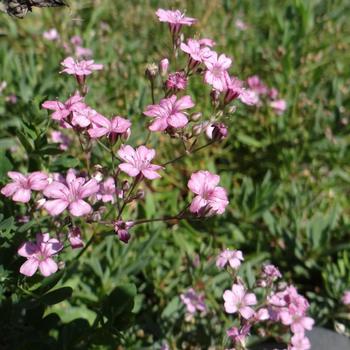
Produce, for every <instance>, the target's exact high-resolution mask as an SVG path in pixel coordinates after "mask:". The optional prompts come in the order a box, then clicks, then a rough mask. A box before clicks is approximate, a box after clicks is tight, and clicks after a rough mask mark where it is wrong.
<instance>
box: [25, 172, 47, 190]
mask: <svg viewBox="0 0 350 350" xmlns="http://www.w3.org/2000/svg"><path fill="white" fill-rule="evenodd" d="M47 178H48V177H47V175H46V174H44V173H42V172H41V171H36V172H34V173H32V174H30V175H29V176H28V181H29V184H30V188H31V189H32V190H35V191H42V190H43V189H44V188H45V187H46V186H47V185H48V181H47Z"/></svg>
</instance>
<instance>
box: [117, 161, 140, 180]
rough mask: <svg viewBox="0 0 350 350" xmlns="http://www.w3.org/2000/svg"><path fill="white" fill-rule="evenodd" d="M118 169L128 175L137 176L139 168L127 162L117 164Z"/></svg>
mask: <svg viewBox="0 0 350 350" xmlns="http://www.w3.org/2000/svg"><path fill="white" fill-rule="evenodd" d="M119 169H120V170H122V171H124V172H125V173H127V174H128V175H129V176H132V177H134V176H137V175H138V174H139V173H140V170H139V169H137V168H135V167H134V166H133V165H131V164H129V163H122V164H119Z"/></svg>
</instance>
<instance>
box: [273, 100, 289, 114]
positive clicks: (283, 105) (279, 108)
mask: <svg viewBox="0 0 350 350" xmlns="http://www.w3.org/2000/svg"><path fill="white" fill-rule="evenodd" d="M270 107H271V108H272V109H274V110H275V112H276V113H277V114H278V115H281V114H283V112H284V111H285V110H286V109H287V102H286V100H282V99H281V100H276V101H271V102H270Z"/></svg>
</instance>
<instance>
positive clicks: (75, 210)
mask: <svg viewBox="0 0 350 350" xmlns="http://www.w3.org/2000/svg"><path fill="white" fill-rule="evenodd" d="M69 211H70V213H71V214H72V215H73V216H83V215H87V214H89V213H90V212H91V211H92V208H91V206H90V204H88V203H86V202H85V201H83V200H82V199H78V200H76V201H74V202H72V203H71V204H70V205H69Z"/></svg>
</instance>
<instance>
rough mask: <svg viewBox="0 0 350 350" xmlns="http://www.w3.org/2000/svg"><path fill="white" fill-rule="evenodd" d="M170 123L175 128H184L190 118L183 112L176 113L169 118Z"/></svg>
mask: <svg viewBox="0 0 350 350" xmlns="http://www.w3.org/2000/svg"><path fill="white" fill-rule="evenodd" d="M168 123H169V125H171V126H172V127H174V128H183V127H184V126H185V125H187V123H188V119H187V117H186V116H185V115H184V114H183V113H175V114H172V115H171V116H170V117H169V118H168Z"/></svg>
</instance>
